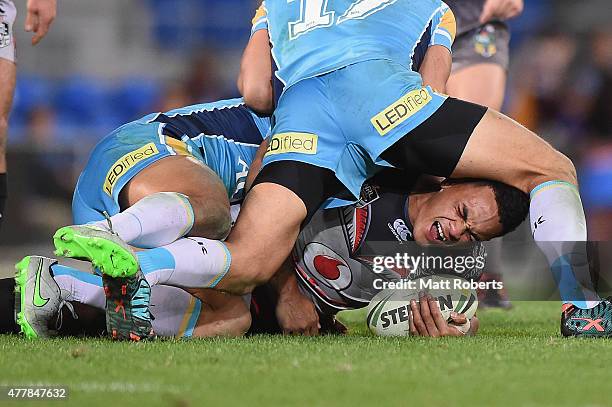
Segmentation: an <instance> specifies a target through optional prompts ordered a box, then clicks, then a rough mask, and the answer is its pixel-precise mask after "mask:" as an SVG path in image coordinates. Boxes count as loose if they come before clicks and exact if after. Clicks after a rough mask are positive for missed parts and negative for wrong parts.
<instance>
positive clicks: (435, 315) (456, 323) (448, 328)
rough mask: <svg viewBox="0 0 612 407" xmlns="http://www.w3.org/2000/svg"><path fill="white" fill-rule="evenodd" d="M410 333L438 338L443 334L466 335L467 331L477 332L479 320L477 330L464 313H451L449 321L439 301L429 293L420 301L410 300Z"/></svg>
mask: <svg viewBox="0 0 612 407" xmlns="http://www.w3.org/2000/svg"><path fill="white" fill-rule="evenodd" d="M410 311H411V312H410V321H409V325H410V335H411V336H429V337H432V338H438V337H441V336H464V335H465V334H467V333H475V330H477V329H478V320H477V319H476V322H475V327H474V328H475V330H474V331H473V330H472V327H471V322H472V320H474V319H475V318H472V320H468V319H467V318H466V316H465V315H464V314H457V313H454V312H453V313H451V320H452V321H451V322H447V321H446V320H445V319H444V317H443V316H442V312H440V306H439V305H438V302H437V301H436V300H435V299H434V298H433V297H431V296H429V295H423V296H421V297H420V298H419V302H418V303H417V302H416V301H414V300H412V301H410Z"/></svg>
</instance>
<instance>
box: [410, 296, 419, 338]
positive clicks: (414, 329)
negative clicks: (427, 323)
mask: <svg viewBox="0 0 612 407" xmlns="http://www.w3.org/2000/svg"><path fill="white" fill-rule="evenodd" d="M410 305H411V308H412V304H410ZM408 328H409V331H410V336H416V335H418V334H419V332H418V331H417V329H416V327H415V326H414V312H412V310H411V311H410V316H409V317H408Z"/></svg>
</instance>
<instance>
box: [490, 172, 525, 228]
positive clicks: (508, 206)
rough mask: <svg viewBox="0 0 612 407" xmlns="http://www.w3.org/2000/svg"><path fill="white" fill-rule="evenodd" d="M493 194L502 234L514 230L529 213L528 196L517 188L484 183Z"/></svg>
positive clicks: (498, 183) (501, 184) (500, 183)
mask: <svg viewBox="0 0 612 407" xmlns="http://www.w3.org/2000/svg"><path fill="white" fill-rule="evenodd" d="M484 183H485V184H487V185H489V187H491V189H493V192H494V193H495V201H496V202H497V212H498V213H499V220H500V222H501V224H502V234H504V235H505V234H506V233H510V232H512V231H513V230H514V229H516V228H517V227H518V226H519V225H520V224H521V223H523V221H524V220H525V218H526V217H527V214H528V213H529V195H528V194H526V193H525V192H523V191H521V190H520V189H518V188H515V187H513V186H510V185H508V184H504V183H502V182H498V181H484Z"/></svg>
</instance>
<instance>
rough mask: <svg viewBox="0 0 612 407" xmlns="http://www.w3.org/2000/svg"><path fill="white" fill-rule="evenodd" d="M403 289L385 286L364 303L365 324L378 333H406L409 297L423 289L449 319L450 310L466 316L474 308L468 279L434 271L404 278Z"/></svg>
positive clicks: (412, 298) (476, 301) (473, 293)
mask: <svg viewBox="0 0 612 407" xmlns="http://www.w3.org/2000/svg"><path fill="white" fill-rule="evenodd" d="M404 286H405V288H404V289H386V290H382V291H380V292H379V293H378V294H376V295H375V296H374V298H372V301H370V305H368V313H367V319H366V321H367V324H368V328H369V329H370V331H371V332H372V333H374V334H376V335H380V336H408V335H410V322H409V321H410V301H411V300H416V301H417V302H418V301H419V294H420V293H421V292H427V293H429V294H430V295H432V296H433V297H434V298H436V299H437V301H438V305H439V306H440V311H441V312H442V316H443V317H444V318H445V319H446V320H449V321H450V314H451V312H452V311H455V312H457V313H458V314H465V316H466V317H467V318H468V319H470V318H472V317H473V316H474V314H475V313H476V309H477V308H478V297H477V295H476V290H475V289H474V288H473V287H472V286H471V283H470V281H468V280H465V279H463V278H459V277H455V276H450V275H434V276H428V277H422V278H418V279H416V280H410V281H406V284H404Z"/></svg>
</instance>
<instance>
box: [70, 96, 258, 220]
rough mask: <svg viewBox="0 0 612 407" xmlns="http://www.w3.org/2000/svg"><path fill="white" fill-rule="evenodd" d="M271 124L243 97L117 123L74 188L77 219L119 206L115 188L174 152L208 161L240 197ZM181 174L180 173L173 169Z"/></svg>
mask: <svg viewBox="0 0 612 407" xmlns="http://www.w3.org/2000/svg"><path fill="white" fill-rule="evenodd" d="M269 128H270V119H269V118H266V117H259V116H257V115H256V114H255V113H253V112H252V111H251V110H250V109H248V108H247V107H246V106H245V105H244V103H243V101H242V99H231V100H224V101H220V102H215V103H205V104H198V105H193V106H187V107H184V108H181V109H176V110H172V111H169V112H166V113H153V114H150V115H148V116H145V117H143V118H142V119H139V120H136V121H134V122H131V123H128V124H126V125H124V126H121V127H120V128H118V129H117V130H115V131H113V132H112V133H111V134H109V135H108V136H106V137H105V138H104V139H102V140H101V141H100V142H99V143H98V145H96V147H95V148H94V150H93V152H92V153H91V156H90V158H89V161H88V163H87V165H86V167H85V169H84V170H83V172H82V173H81V176H80V177H79V181H78V182H77V186H76V188H75V191H74V198H73V203H72V213H73V217H74V222H75V223H76V224H83V223H87V222H91V221H95V220H100V219H103V215H102V212H103V211H106V212H108V213H109V215H111V216H112V215H114V214H116V213H118V212H119V211H120V207H119V193H120V192H121V190H122V189H123V187H124V186H125V185H126V184H127V183H128V182H129V181H130V180H131V179H132V178H134V177H135V176H136V175H137V174H138V173H139V172H140V171H142V170H143V169H145V168H147V167H148V166H150V165H151V164H153V163H154V162H156V161H158V160H160V159H162V158H165V157H170V156H173V155H184V156H189V157H192V158H193V159H195V160H197V161H199V162H201V163H203V164H204V165H206V166H208V167H209V168H210V169H211V170H212V171H214V172H215V173H216V174H217V175H218V176H219V178H220V179H221V181H222V182H223V184H224V186H225V188H226V191H227V195H228V198H229V199H230V201H232V202H236V201H239V200H241V199H242V198H243V196H244V185H245V181H246V176H247V173H248V169H249V166H250V165H251V162H252V161H253V159H254V157H255V153H256V151H257V149H258V148H259V144H261V141H262V140H263V139H264V138H265V136H266V135H267V133H268V131H269ZM176 176H177V177H181V174H176Z"/></svg>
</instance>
